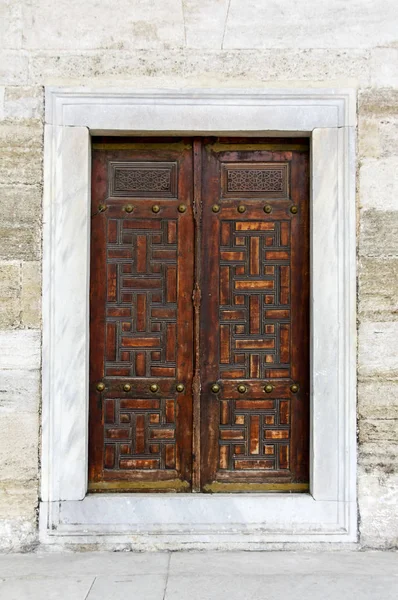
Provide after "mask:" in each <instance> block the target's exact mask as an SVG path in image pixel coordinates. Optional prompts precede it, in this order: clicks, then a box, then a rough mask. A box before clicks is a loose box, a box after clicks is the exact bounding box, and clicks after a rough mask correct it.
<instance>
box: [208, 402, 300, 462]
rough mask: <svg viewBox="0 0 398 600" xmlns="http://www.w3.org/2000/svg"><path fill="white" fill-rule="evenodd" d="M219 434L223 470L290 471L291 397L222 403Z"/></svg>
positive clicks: (220, 458)
mask: <svg viewBox="0 0 398 600" xmlns="http://www.w3.org/2000/svg"><path fill="white" fill-rule="evenodd" d="M219 431H220V441H219V468H220V469H229V470H237V471H242V470H249V471H250V470H263V469H264V470H271V471H272V470H285V469H289V466H290V465H289V456H290V447H289V445H290V400H289V399H288V398H283V399H282V398H275V399H254V398H250V397H246V396H245V397H244V398H238V399H230V400H222V401H221V409H220V428H219Z"/></svg>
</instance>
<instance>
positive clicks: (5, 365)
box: [0, 329, 41, 370]
mask: <svg viewBox="0 0 398 600" xmlns="http://www.w3.org/2000/svg"><path fill="white" fill-rule="evenodd" d="M40 343H41V334H40V331H33V330H25V329H22V330H19V331H0V348H1V352H0V369H27V370H28V369H39V368H40Z"/></svg>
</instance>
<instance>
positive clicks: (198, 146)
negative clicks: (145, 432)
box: [192, 139, 202, 492]
mask: <svg viewBox="0 0 398 600" xmlns="http://www.w3.org/2000/svg"><path fill="white" fill-rule="evenodd" d="M193 215H194V220H195V285H194V290H193V294H192V301H193V306H194V346H195V352H194V376H193V380H192V395H193V452H192V463H193V464H192V491H193V492H200V469H201V461H200V435H201V431H200V430H201V418H200V395H201V387H202V386H201V378H200V303H201V297H202V293H201V263H202V261H201V253H202V233H201V221H202V142H201V140H199V139H195V140H194V142H193Z"/></svg>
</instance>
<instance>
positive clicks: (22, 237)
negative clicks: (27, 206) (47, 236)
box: [0, 227, 41, 260]
mask: <svg viewBox="0 0 398 600" xmlns="http://www.w3.org/2000/svg"><path fill="white" fill-rule="evenodd" d="M40 246H41V235H40V230H39V228H38V227H36V228H28V227H19V228H17V227H0V259H8V260H17V259H22V260H37V259H38V258H39V257H40Z"/></svg>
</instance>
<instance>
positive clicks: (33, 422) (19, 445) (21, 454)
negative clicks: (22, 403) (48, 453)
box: [0, 412, 39, 481]
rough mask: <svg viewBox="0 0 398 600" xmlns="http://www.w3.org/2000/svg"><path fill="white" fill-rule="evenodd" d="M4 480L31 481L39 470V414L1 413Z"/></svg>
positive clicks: (1, 471)
mask: <svg viewBox="0 0 398 600" xmlns="http://www.w3.org/2000/svg"><path fill="white" fill-rule="evenodd" d="M0 431H1V436H0V465H1V467H0V481H7V480H9V481H30V480H32V479H36V477H37V471H38V434H39V422H38V415H37V414H32V413H24V412H19V413H1V414H0Z"/></svg>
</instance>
